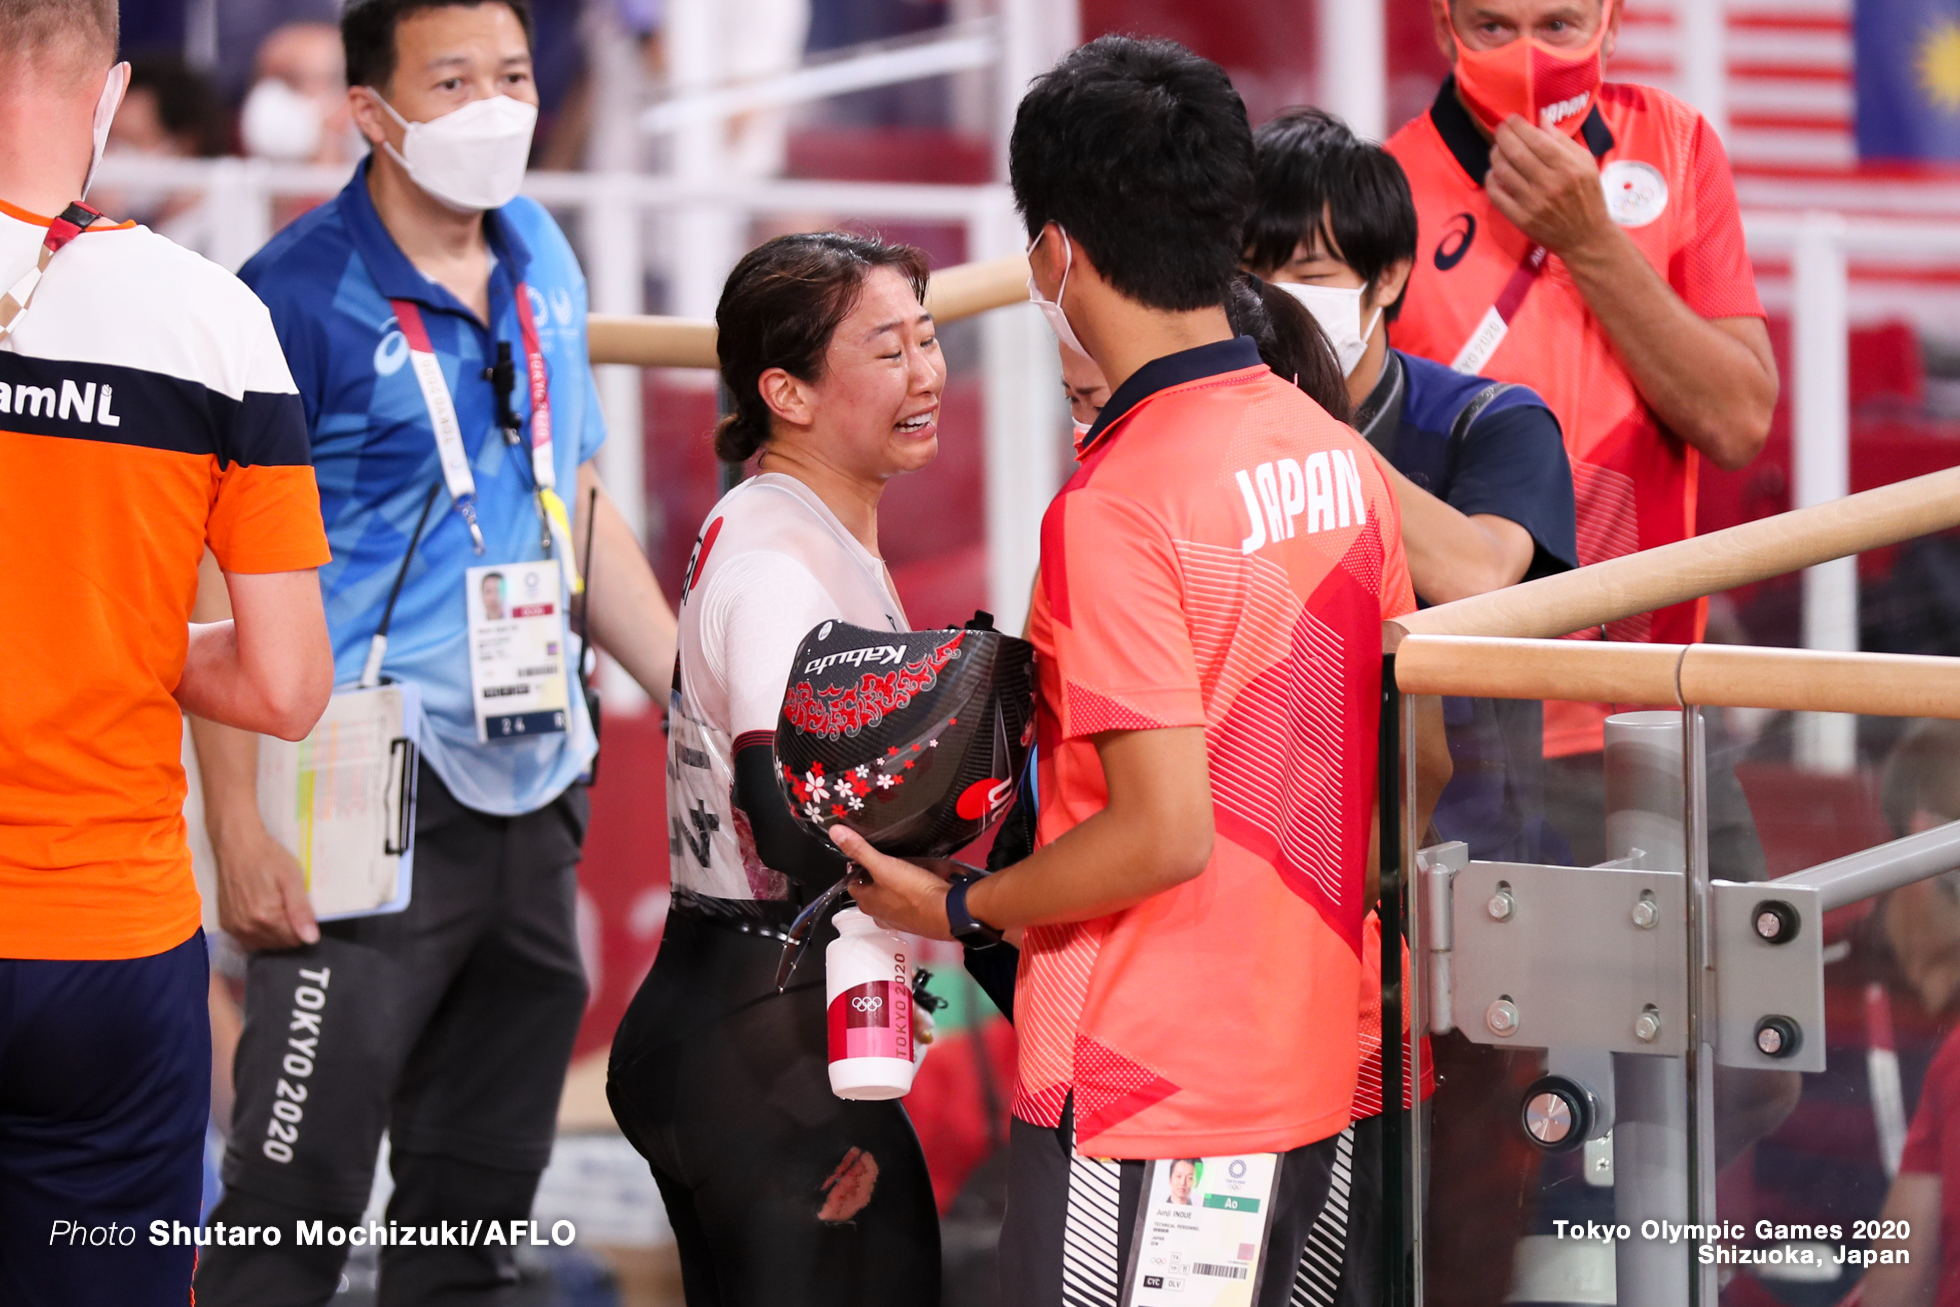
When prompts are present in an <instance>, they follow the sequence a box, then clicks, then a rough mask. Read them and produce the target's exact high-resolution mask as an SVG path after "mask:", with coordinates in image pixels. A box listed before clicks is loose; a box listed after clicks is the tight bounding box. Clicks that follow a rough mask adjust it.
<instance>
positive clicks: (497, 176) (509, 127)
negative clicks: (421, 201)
mask: <svg viewBox="0 0 1960 1307" xmlns="http://www.w3.org/2000/svg"><path fill="white" fill-rule="evenodd" d="M374 98H375V99H377V100H380V101H381V107H382V108H384V109H386V110H387V111H388V112H389V113H390V114H391V115H393V117H394V120H395V121H396V122H398V123H400V124H401V125H402V128H403V130H404V131H405V132H406V135H404V136H403V137H402V148H401V149H400V150H399V151H397V150H396V149H395V147H394V146H392V145H390V144H388V143H387V142H385V141H384V142H382V146H381V148H382V149H384V150H386V151H388V153H389V154H390V155H391V156H393V158H394V160H395V162H396V163H399V164H400V165H401V166H402V167H403V169H405V170H406V171H407V173H408V175H409V177H410V179H412V180H413V181H414V182H415V184H416V185H417V186H420V187H421V188H422V189H423V190H425V191H427V192H428V193H429V194H430V195H432V196H434V197H435V198H436V199H437V200H439V201H441V202H442V203H444V204H446V205H448V206H449V207H450V208H452V209H454V210H456V211H457V212H458V213H481V212H482V211H483V210H485V209H501V208H503V207H504V206H505V205H506V204H509V203H510V202H511V201H512V200H514V199H516V198H517V192H518V188H519V187H521V186H523V185H524V168H525V166H526V164H527V163H528V162H529V160H530V157H531V133H532V131H533V130H534V129H535V128H536V127H537V125H538V107H537V106H536V105H534V104H526V103H524V102H523V101H522V100H513V99H511V98H510V97H509V96H508V95H499V96H494V97H492V98H491V99H488V100H472V101H470V102H469V103H468V104H466V105H464V106H463V107H462V108H460V109H456V110H453V111H451V112H449V113H446V114H444V115H443V116H442V117H440V118H432V119H430V120H429V121H428V122H425V123H412V122H409V121H408V120H407V119H406V118H403V117H402V116H401V115H400V114H398V113H396V112H395V107H394V106H393V105H391V104H389V103H388V102H387V101H386V100H382V99H381V96H380V94H379V93H377V94H376V95H375V97H374Z"/></svg>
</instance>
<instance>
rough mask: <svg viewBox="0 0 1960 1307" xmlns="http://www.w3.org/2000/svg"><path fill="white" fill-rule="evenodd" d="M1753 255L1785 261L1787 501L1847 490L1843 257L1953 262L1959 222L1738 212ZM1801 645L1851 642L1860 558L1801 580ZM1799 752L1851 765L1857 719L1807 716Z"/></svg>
mask: <svg viewBox="0 0 1960 1307" xmlns="http://www.w3.org/2000/svg"><path fill="white" fill-rule="evenodd" d="M1743 227H1744V230H1745V231H1746V233H1747V235H1748V240H1749V249H1750V252H1751V253H1752V254H1755V255H1763V254H1780V255H1787V256H1788V257H1789V259H1790V281H1791V301H1790V329H1791V330H1790V336H1791V339H1790V355H1791V357H1790V369H1789V374H1788V375H1786V376H1785V377H1784V378H1783V384H1784V385H1785V386H1787V387H1789V389H1790V399H1791V406H1790V407H1791V433H1790V436H1791V438H1790V480H1791V486H1790V501H1791V507H1793V508H1805V507H1809V506H1810V505H1812V504H1821V503H1826V502H1828V501H1830V500H1833V499H1841V498H1843V497H1844V496H1845V495H1847V494H1849V493H1850V491H1851V404H1850V395H1851V358H1850V346H1849V342H1850V333H1851V313H1850V275H1851V274H1850V258H1851V256H1852V255H1854V254H1873V255H1884V254H1897V253H1898V252H1900V251H1902V250H1910V251H1912V252H1913V253H1915V254H1916V255H1919V256H1922V257H1930V258H1933V259H1951V260H1953V261H1955V262H1960V229H1956V228H1953V227H1949V226H1935V225H1933V224H1929V223H1912V222H1893V221H1886V220H1882V219H1871V218H1846V217H1845V216H1843V215H1842V214H1838V213H1832V212H1824V211H1813V212H1809V213H1801V214H1773V213H1749V214H1744V215H1743ZM1803 642H1804V646H1805V647H1806V648H1810V649H1834V650H1853V649H1856V648H1857V647H1858V560H1857V559H1855V558H1840V559H1838V560H1836V561H1834V562H1830V563H1825V564H1822V565H1821V566H1818V567H1813V568H1811V569H1809V570H1808V571H1806V572H1805V573H1804V579H1803ZM1797 744H1798V756H1799V758H1800V759H1801V760H1802V761H1804V762H1805V763H1806V764H1808V765H1810V766H1813V767H1815V768H1818V769H1819V770H1827V771H1849V770H1851V769H1852V767H1853V766H1854V765H1855V764H1856V762H1857V721H1856V720H1855V719H1854V718H1850V717H1844V716H1832V715H1826V714H1810V715H1808V716H1806V717H1805V718H1803V719H1802V720H1801V722H1800V724H1799V730H1798V737H1797Z"/></svg>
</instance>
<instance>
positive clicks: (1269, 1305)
mask: <svg viewBox="0 0 1960 1307" xmlns="http://www.w3.org/2000/svg"><path fill="white" fill-rule="evenodd" d="M1074 1137H1075V1119H1074V1113H1073V1110H1072V1109H1071V1110H1065V1111H1064V1112H1063V1114H1062V1121H1061V1124H1060V1125H1059V1126H1056V1127H1054V1128H1050V1127H1047V1126H1037V1125H1030V1124H1028V1123H1027V1122H1025V1121H1022V1120H1019V1119H1016V1120H1015V1121H1014V1122H1013V1133H1012V1136H1011V1138H1010V1142H1009V1153H1008V1181H1007V1219H1006V1221H1005V1223H1004V1224H1003V1225H1002V1227H1001V1233H1000V1276H1001V1301H1003V1302H1011V1303H1015V1304H1017V1307H1019V1305H1021V1304H1025V1305H1026V1307H1119V1305H1120V1303H1121V1301H1122V1289H1123V1277H1124V1271H1125V1268H1126V1267H1127V1266H1128V1265H1129V1259H1130V1248H1131V1244H1132V1242H1133V1236H1134V1235H1135V1233H1136V1226H1137V1209H1138V1207H1139V1205H1140V1204H1141V1201H1142V1196H1143V1182H1144V1172H1145V1169H1146V1168H1145V1164H1144V1163H1143V1162H1140V1161H1113V1160H1110V1159H1106V1158H1090V1157H1078V1156H1076V1155H1075V1150H1074V1147H1073V1144H1074ZM1380 1175H1381V1118H1380V1117H1371V1118H1369V1119H1368V1120H1366V1121H1362V1122H1358V1123H1356V1124H1355V1125H1351V1126H1349V1127H1348V1128H1347V1129H1346V1130H1343V1131H1342V1132H1341V1133H1340V1134H1338V1135H1335V1136H1333V1137H1332V1138H1330V1139H1323V1140H1321V1141H1320V1142H1318V1143H1313V1144H1308V1145H1306V1146H1305V1147H1303V1148H1296V1149H1294V1150H1292V1151H1291V1152H1289V1153H1287V1154H1285V1155H1284V1156H1283V1157H1282V1158H1281V1159H1280V1166H1279V1174H1278V1176H1277V1178H1276V1179H1275V1181H1274V1194H1273V1199H1274V1205H1273V1219H1272V1225H1271V1227H1270V1230H1269V1233H1268V1235H1267V1243H1266V1255H1265V1259H1264V1265H1263V1269H1262V1271H1261V1273H1260V1283H1259V1290H1258V1295H1257V1297H1256V1298H1255V1300H1254V1301H1255V1305H1256V1307H1351V1305H1352V1307H1361V1305H1362V1304H1367V1305H1368V1307H1373V1305H1374V1304H1375V1303H1376V1302H1377V1301H1378V1299H1379V1292H1380V1285H1381V1258H1382V1248H1381V1223H1380V1214H1379V1211H1378V1206H1379V1195H1380V1184H1379V1179H1380Z"/></svg>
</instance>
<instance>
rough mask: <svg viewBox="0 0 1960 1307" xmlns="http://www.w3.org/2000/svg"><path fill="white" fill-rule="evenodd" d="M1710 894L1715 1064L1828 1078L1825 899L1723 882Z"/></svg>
mask: <svg viewBox="0 0 1960 1307" xmlns="http://www.w3.org/2000/svg"><path fill="white" fill-rule="evenodd" d="M1709 889H1710V891H1711V893H1710V896H1709V897H1710V903H1711V906H1712V912H1711V915H1712V916H1713V918H1714V921H1713V929H1712V931H1711V943H1712V944H1713V949H1712V952H1713V955H1714V964H1715V1012H1714V1014H1713V1015H1714V1022H1713V1030H1714V1033H1715V1060H1716V1062H1718V1063H1720V1064H1721V1065H1722V1066H1740V1067H1757V1068H1761V1069H1764V1070H1777V1071H1822V1070H1823V1069H1824V904H1823V899H1822V891H1821V890H1820V889H1819V887H1817V886H1814V885H1798V884H1792V883H1790V878H1785V879H1783V880H1780V881H1765V882H1759V883H1753V884H1738V883H1736V882H1734V881H1726V880H1718V881H1716V882H1714V883H1713V884H1712V885H1711V886H1710V887H1709ZM1793 1032H1794V1035H1795V1038H1794V1040H1793V1039H1792V1033H1793ZM1793 1044H1794V1047H1793V1046H1792V1045H1793ZM1772 1050H1773V1051H1772Z"/></svg>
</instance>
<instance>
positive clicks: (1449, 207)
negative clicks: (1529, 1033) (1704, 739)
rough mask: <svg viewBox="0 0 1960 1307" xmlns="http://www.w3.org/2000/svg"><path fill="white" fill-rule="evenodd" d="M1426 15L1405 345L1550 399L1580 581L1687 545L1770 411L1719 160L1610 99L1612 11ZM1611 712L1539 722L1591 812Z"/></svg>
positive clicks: (1714, 143)
mask: <svg viewBox="0 0 1960 1307" xmlns="http://www.w3.org/2000/svg"><path fill="white" fill-rule="evenodd" d="M1432 3H1433V5H1434V7H1435V21H1436V38H1437V41H1438V42H1439V44H1440V45H1441V46H1442V48H1443V51H1444V53H1445V54H1447V55H1448V56H1449V58H1450V60H1451V63H1452V64H1453V65H1454V69H1455V71H1454V73H1453V75H1452V76H1451V77H1450V78H1448V79H1447V80H1445V81H1444V83H1443V87H1442V90H1441V91H1440V92H1439V93H1438V94H1437V97H1436V102H1435V104H1434V105H1432V106H1431V108H1430V110H1429V112H1428V113H1426V114H1424V115H1422V116H1421V117H1419V118H1417V119H1415V120H1413V121H1411V122H1410V123H1409V124H1408V125H1406V126H1405V127H1403V128H1402V129H1401V130H1400V131H1399V132H1397V133H1396V134H1395V135H1394V136H1393V137H1392V138H1391V139H1390V140H1389V142H1388V148H1389V150H1390V152H1391V153H1393V154H1394V155H1395V157H1396V158H1397V159H1399V160H1400V161H1401V163H1402V166H1403V168H1404V169H1405V170H1406V171H1407V172H1408V175H1409V184H1410V187H1411V188H1412V190H1413V191H1414V194H1415V201H1416V214H1417V222H1418V226H1419V230H1420V231H1421V233H1422V236H1421V240H1422V249H1421V251H1420V253H1419V255H1418V257H1417V259H1416V266H1415V272H1414V274H1413V276H1412V277H1411V279H1410V282H1409V290H1408V297H1407V299H1406V300H1405V301H1404V304H1403V307H1402V315H1401V317H1400V318H1399V319H1398V320H1397V322H1396V324H1395V343H1396V345H1397V347H1399V348H1401V349H1404V350H1408V351H1410V352H1412V353H1416V354H1422V355H1425V356H1427V357H1429V358H1433V359H1437V360H1440V361H1441V362H1444V363H1449V364H1451V365H1453V366H1454V367H1456V368H1457V369H1458V370H1459V371H1462V372H1470V373H1480V374H1482V375H1484V376H1488V377H1493V378H1496V379H1498V380H1501V381H1513V382H1520V383H1523V384H1525V385H1528V386H1531V387H1532V388H1533V389H1534V390H1536V391H1537V392H1538V393H1539V394H1540V395H1541V396H1543V397H1544V399H1545V401H1546V403H1547V404H1549V405H1550V407H1551V409H1552V412H1553V413H1554V414H1556V415H1557V417H1558V420H1559V424H1560V426H1561V427H1563V428H1564V432H1565V447H1566V451H1567V453H1569V454H1570V455H1571V458H1572V480H1573V489H1574V492H1575V495H1576V499H1577V506H1578V518H1579V561H1580V563H1582V564H1586V563H1596V562H1599V561H1601V560H1602V559H1607V558H1616V557H1618V556H1620V555H1622V554H1629V553H1632V552H1634V551H1635V550H1638V549H1651V548H1653V547H1655V546H1656V545H1664V544H1669V543H1671V542H1673V541H1676V540H1681V539H1685V538H1686V537H1688V536H1691V535H1693V534H1694V531H1695V491H1696V485H1697V481H1698V477H1699V474H1700V469H1701V460H1702V459H1703V458H1704V457H1705V458H1708V459H1710V460H1711V461H1713V462H1714V463H1715V465H1716V466H1717V467H1721V468H1737V467H1741V466H1742V465H1743V464H1745V463H1747V462H1749V460H1751V459H1752V458H1754V457H1755V456H1756V454H1757V452H1758V451H1759V450H1760V449H1761V448H1762V444H1763V440H1764V438H1765V437H1766V436H1767V435H1768V433H1769V422H1770V411H1771V409H1772V408H1773V407H1774V406H1775V403H1776V391H1777V377H1776V364H1775V361H1774V359H1773V358H1772V356H1771V354H1770V346H1769V333H1768V331H1767V329H1766V328H1765V327H1764V324H1763V309H1762V305H1761V303H1760V302H1759V301H1758V299H1757V297H1756V288H1755V281H1754V278H1753V275H1752V274H1751V271H1750V267H1749V260H1748V257H1747V254H1746V252H1745V250H1744V248H1743V238H1742V222H1741V217H1740V214H1739V213H1738V211H1737V208H1736V199H1735V183H1734V180H1733V178H1732V177H1731V176H1730V173H1729V165H1728V158H1727V156H1726V155H1725V154H1724V153H1723V150H1722V143H1721V141H1720V140H1719V139H1718V138H1717V137H1716V135H1715V133H1714V131H1713V130H1712V129H1711V128H1710V127H1709V125H1708V124H1707V122H1706V121H1704V120H1703V119H1702V117H1701V116H1700V115H1699V114H1698V113H1696V112H1695V111H1694V110H1693V109H1691V108H1689V107H1688V106H1687V105H1685V104H1683V103H1681V102H1680V101H1679V100H1676V99H1674V98H1673V97H1672V96H1669V95H1666V94H1664V93H1662V92H1660V91H1656V90H1653V89H1652V88H1650V87H1645V86H1633V85H1628V84H1623V83H1603V82H1602V81H1601V75H1602V69H1603V65H1604V62H1605V60H1606V58H1607V57H1608V56H1610V55H1611V54H1612V52H1613V46H1614V42H1615V40H1616V38H1617V35H1618V31H1619V22H1620V10H1621V7H1622V6H1621V4H1620V3H1616V0H1432ZM1705 618H1706V603H1705V602H1699V601H1698V602H1694V603H1687V604H1681V605H1678V606H1676V607H1673V608H1666V609H1662V610H1660V611H1659V612H1655V613H1644V614H1641V615H1639V616H1637V617H1631V618H1628V619H1626V620H1625V621H1622V622H1615V623H1612V624H1610V625H1608V626H1607V627H1606V628H1605V629H1604V631H1603V632H1598V631H1595V632H1591V633H1589V634H1590V635H1591V636H1592V638H1601V637H1602V636H1603V638H1605V639H1609V640H1652V641H1660V642H1687V641H1693V640H1697V639H1699V638H1701V634H1702V628H1703V625H1704V622H1705ZM1608 711H1610V708H1609V706H1608V705H1604V704H1549V705H1547V707H1546V713H1545V752H1546V755H1547V757H1548V758H1552V759H1559V758H1570V759H1572V764H1571V765H1570V766H1568V767H1567V768H1565V770H1566V771H1568V772H1576V776H1575V777H1570V778H1568V779H1574V780H1576V781H1577V782H1578V783H1579V786H1580V788H1582V789H1585V790H1587V791H1591V790H1592V788H1593V787H1592V786H1591V785H1589V784H1586V781H1587V779H1588V778H1589V777H1590V776H1591V775H1592V774H1593V773H1597V771H1598V769H1599V768H1598V759H1599V751H1600V749H1601V748H1602V739H1601V726H1602V723H1603V722H1604V721H1605V718H1606V715H1607V713H1608ZM1553 770H1554V772H1557V771H1558V770H1559V768H1558V767H1556V766H1554V768H1553ZM1557 779H1558V778H1557V777H1556V776H1552V777H1548V782H1551V783H1556V781H1557ZM1567 824H1572V825H1578V824H1581V823H1567ZM1590 824H1591V825H1594V826H1596V825H1597V818H1594V820H1593V821H1592V822H1591V823H1590ZM1590 852H1591V850H1589V849H1580V848H1578V847H1576V846H1575V849H1574V853H1575V855H1576V856H1577V857H1578V860H1579V861H1581V862H1586V861H1598V860H1599V858H1600V857H1604V853H1603V852H1601V853H1600V854H1599V855H1598V857H1589V856H1587V855H1588V854H1589V853H1590Z"/></svg>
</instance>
